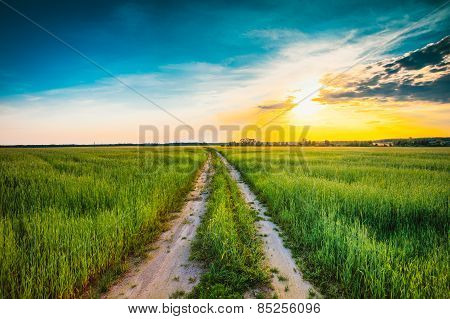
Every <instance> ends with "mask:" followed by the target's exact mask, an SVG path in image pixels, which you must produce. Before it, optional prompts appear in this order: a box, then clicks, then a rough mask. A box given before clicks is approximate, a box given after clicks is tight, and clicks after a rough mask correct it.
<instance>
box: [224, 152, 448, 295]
mask: <svg viewBox="0 0 450 319" xmlns="http://www.w3.org/2000/svg"><path fill="white" fill-rule="evenodd" d="M220 151H221V152H223V154H225V155H226V157H227V158H228V159H229V160H230V162H232V163H233V164H234V165H235V166H236V167H237V168H238V169H239V170H240V171H241V173H242V174H243V176H244V178H245V179H246V181H247V182H248V183H249V184H250V185H251V187H252V188H253V190H254V191H255V192H256V193H257V194H258V196H259V197H260V199H262V200H263V201H264V202H265V203H266V204H267V206H268V208H269V211H270V214H271V216H272V218H273V220H274V221H275V222H276V223H277V224H278V225H279V226H280V228H281V229H282V231H283V233H284V236H285V237H286V240H287V242H288V245H289V246H290V247H291V249H292V251H293V253H294V254H295V255H296V256H297V257H300V263H301V268H302V269H303V270H304V272H305V273H306V276H307V278H309V279H310V280H311V281H312V282H313V283H314V284H315V285H316V286H318V287H319V288H320V289H321V290H322V292H323V293H324V294H325V295H326V296H331V297H341V296H343V297H352V298H449V297H450V294H449V291H450V284H449V277H448V274H449V263H450V259H449V247H450V246H449V230H450V229H449V209H448V208H449V207H448V206H449V194H450V189H449V186H448V185H449V184H448V183H449V180H450V156H449V155H450V150H449V149H443V148H441V149H439V148H304V156H303V157H302V156H301V153H300V150H299V149H298V148H292V149H289V148H281V147H279V148H277V147H274V148H245V147H242V148H241V147H235V148H221V149H220ZM305 162H306V163H307V167H306V166H305Z"/></svg>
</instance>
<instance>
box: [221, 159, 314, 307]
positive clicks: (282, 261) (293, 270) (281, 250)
mask: <svg viewBox="0 0 450 319" xmlns="http://www.w3.org/2000/svg"><path fill="white" fill-rule="evenodd" d="M219 156H220V158H221V159H222V161H223V162H224V163H225V165H226V167H227V168H228V171H229V172H230V175H231V176H232V177H233V179H234V180H235V181H236V183H237V184H238V186H239V189H240V191H241V193H242V194H243V196H244V198H245V201H246V202H247V204H248V205H249V206H251V207H252V208H253V209H255V210H256V211H257V212H258V214H259V216H260V217H261V220H260V221H258V222H257V227H258V229H259V231H260V233H261V234H262V235H263V236H264V237H263V238H264V244H265V245H264V251H265V254H266V258H267V261H268V263H269V265H270V267H271V268H275V269H277V271H278V272H279V273H278V274H274V277H273V280H272V285H273V288H274V290H275V293H276V294H277V296H278V298H285V299H294V298H295V299H296V298H300V299H301V298H308V297H309V291H310V289H311V290H313V291H314V288H313V287H312V285H311V284H310V283H309V282H307V281H306V280H304V279H303V276H302V273H301V272H300V271H299V269H298V267H297V265H296V264H295V261H294V259H293V258H292V254H291V252H290V250H289V249H287V248H286V247H284V245H283V240H282V239H281V237H280V236H279V234H278V232H277V231H276V230H275V229H276V226H275V224H274V223H272V222H271V221H270V220H269V219H268V217H267V216H266V215H265V213H266V211H267V210H266V208H265V207H264V206H263V205H262V204H261V203H260V202H259V201H258V199H257V198H256V195H255V194H254V193H253V192H252V191H251V190H250V187H249V186H248V185H247V184H246V183H245V182H244V181H243V180H242V178H241V175H240V173H239V172H238V170H236V169H235V168H234V167H233V166H232V165H231V164H230V163H229V162H228V161H227V160H226V158H225V157H223V156H222V155H221V154H219Z"/></svg>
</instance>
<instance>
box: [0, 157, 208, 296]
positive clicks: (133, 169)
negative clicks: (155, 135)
mask: <svg viewBox="0 0 450 319" xmlns="http://www.w3.org/2000/svg"><path fill="white" fill-rule="evenodd" d="M205 159H206V152H205V151H204V150H202V149H200V148H177V149H171V148H149V149H145V151H142V152H140V153H138V152H137V149H135V148H76V149H69V148H62V149H61V148H60V149H0V218H1V219H0V253H1V258H0V298H30V297H33V298H50V297H73V296H77V295H79V294H80V293H82V292H83V290H84V289H85V287H86V286H87V285H88V284H89V283H90V281H91V280H93V279H95V278H96V277H99V275H101V274H103V273H104V272H105V271H106V270H110V269H114V267H120V265H121V264H122V261H123V260H124V258H125V257H126V256H127V255H129V254H131V253H138V252H139V249H141V248H142V247H143V245H144V244H146V243H147V242H149V241H151V240H153V239H154V238H155V236H156V235H157V234H158V233H159V232H160V231H161V229H162V228H163V225H164V221H165V220H167V219H169V218H170V216H171V213H172V212H175V211H177V210H178V208H179V207H180V205H181V203H182V202H183V200H184V197H185V195H186V194H187V192H188V191H189V190H190V188H191V185H192V182H193V181H194V178H195V173H196V171H197V170H198V169H199V167H200V166H201V164H202V163H203V162H204V161H205Z"/></svg>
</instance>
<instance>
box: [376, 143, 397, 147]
mask: <svg viewBox="0 0 450 319" xmlns="http://www.w3.org/2000/svg"><path fill="white" fill-rule="evenodd" d="M372 145H373V146H388V147H389V146H394V143H392V142H373V143H372Z"/></svg>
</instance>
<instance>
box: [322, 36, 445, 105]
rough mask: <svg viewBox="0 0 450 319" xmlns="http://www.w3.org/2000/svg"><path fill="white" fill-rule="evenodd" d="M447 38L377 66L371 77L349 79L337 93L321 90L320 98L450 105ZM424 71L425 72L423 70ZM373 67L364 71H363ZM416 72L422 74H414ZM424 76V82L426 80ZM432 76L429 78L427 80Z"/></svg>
mask: <svg viewBox="0 0 450 319" xmlns="http://www.w3.org/2000/svg"><path fill="white" fill-rule="evenodd" d="M449 55H450V37H449V36H447V37H445V38H443V39H442V40H440V41H439V42H436V43H431V44H429V45H427V46H425V47H423V48H421V49H418V50H415V51H412V52H409V53H408V54H406V55H404V56H402V57H400V58H395V59H392V60H390V61H389V62H387V63H386V62H377V63H375V64H374V65H376V66H377V67H378V68H379V67H381V70H377V71H376V72H373V73H369V74H367V73H364V74H363V76H362V78H357V79H352V80H351V81H348V82H347V83H345V84H344V85H341V87H340V88H339V87H338V90H337V91H334V92H329V91H327V90H324V91H323V92H322V94H321V95H322V98H325V99H328V100H333V99H334V100H336V99H337V100H342V99H346V98H371V97H376V98H386V97H391V98H394V99H396V100H424V101H434V102H442V103H448V102H450V94H449V91H450V73H449V69H448V66H447V64H448V62H446V59H448V56H449ZM426 67H428V68H426ZM370 69H373V66H368V67H366V70H370ZM417 72H422V73H419V74H417ZM427 75H428V79H427ZM430 75H433V76H432V77H429V76H430Z"/></svg>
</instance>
